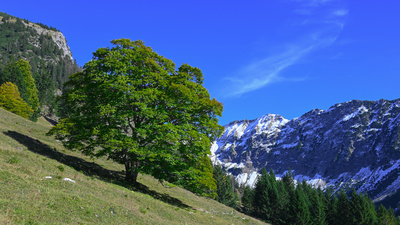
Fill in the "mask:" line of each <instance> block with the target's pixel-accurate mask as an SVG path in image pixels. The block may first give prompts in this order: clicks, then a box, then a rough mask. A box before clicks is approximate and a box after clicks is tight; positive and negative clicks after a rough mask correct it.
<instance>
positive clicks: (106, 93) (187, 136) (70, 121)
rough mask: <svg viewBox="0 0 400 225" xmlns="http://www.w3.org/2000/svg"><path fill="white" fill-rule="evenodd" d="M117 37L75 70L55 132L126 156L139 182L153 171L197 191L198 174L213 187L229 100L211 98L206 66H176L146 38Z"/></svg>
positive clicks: (99, 151)
mask: <svg viewBox="0 0 400 225" xmlns="http://www.w3.org/2000/svg"><path fill="white" fill-rule="evenodd" d="M112 44H114V47H112V48H100V49H98V50H97V51H96V52H94V53H93V59H92V60H91V61H90V62H88V63H86V64H85V66H84V70H83V71H82V72H79V73H76V74H74V75H72V76H71V77H70V80H69V81H68V82H67V83H66V87H67V88H66V90H65V92H64V93H63V95H62V97H61V101H63V102H64V104H65V106H66V107H67V108H68V114H67V117H66V118H64V119H62V120H61V121H60V123H59V124H58V125H57V126H55V127H54V128H52V129H51V130H50V132H49V134H50V135H51V134H55V135H56V137H57V138H58V139H59V140H62V141H63V143H64V144H65V146H66V147H67V148H70V149H79V150H81V151H82V152H83V153H85V154H87V155H90V156H95V157H100V156H107V157H108V158H109V159H112V160H114V161H116V162H118V163H121V164H124V165H125V171H126V180H127V181H129V182H132V183H135V182H136V178H137V175H138V173H146V174H151V175H152V176H154V177H155V178H157V179H159V180H161V181H162V180H167V181H170V182H172V183H180V184H182V183H186V184H188V185H187V187H188V188H193V189H194V191H195V192H198V188H199V186H196V185H193V182H196V181H197V182H198V181H201V182H200V183H202V182H203V181H204V182H203V184H202V185H203V187H208V188H212V186H213V185H212V182H211V181H210V179H212V177H211V173H210V172H207V171H206V169H205V168H206V167H208V168H211V164H207V163H206V162H205V161H202V160H204V159H205V157H206V156H207V154H209V149H210V144H211V141H210V140H214V139H215V138H216V137H217V136H218V135H220V133H221V132H222V127H221V126H220V125H218V119H217V116H221V113H222V104H221V103H219V102H218V101H216V100H215V99H210V95H209V93H208V91H207V90H206V89H205V88H204V87H203V85H202V84H203V75H202V73H201V71H200V70H199V69H198V68H194V67H191V66H189V65H186V64H183V65H182V66H181V67H179V68H178V70H177V71H176V70H175V64H174V63H173V62H172V61H171V60H169V59H166V58H164V57H162V56H160V55H158V54H157V53H156V52H154V51H153V50H152V49H151V48H149V47H146V46H145V45H144V43H143V42H142V41H130V40H128V39H120V40H114V41H112ZM205 177H208V178H205ZM184 186H185V185H184ZM200 186H201V185H200ZM207 191H209V190H203V192H207Z"/></svg>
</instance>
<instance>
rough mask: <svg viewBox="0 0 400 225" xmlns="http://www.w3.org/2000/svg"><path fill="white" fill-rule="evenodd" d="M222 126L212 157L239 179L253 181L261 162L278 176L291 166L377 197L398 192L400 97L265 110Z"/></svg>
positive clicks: (313, 178)
mask: <svg viewBox="0 0 400 225" xmlns="http://www.w3.org/2000/svg"><path fill="white" fill-rule="evenodd" d="M224 128H225V131H224V133H223V135H222V136H221V137H220V138H219V139H217V140H216V141H215V142H214V143H213V144H212V146H211V153H212V155H211V160H212V161H213V163H214V164H220V165H222V166H223V167H224V168H225V170H226V171H228V172H229V173H231V174H233V175H234V176H235V177H236V179H237V180H238V181H239V183H246V184H248V185H251V186H253V185H254V182H255V180H256V177H257V173H258V172H259V171H260V170H261V168H262V167H266V168H267V170H269V169H271V168H272V169H273V170H274V171H275V173H276V174H277V176H278V177H279V176H282V175H283V174H284V173H286V172H287V171H288V170H289V168H291V170H292V172H293V174H294V175H295V178H296V179H298V180H302V179H306V180H308V182H309V183H311V184H314V185H316V186H321V187H323V188H327V187H331V188H333V189H334V190H338V189H341V188H346V189H349V188H355V189H356V190H357V191H359V192H367V193H368V195H369V196H370V197H371V198H373V199H375V201H377V202H378V201H382V200H384V199H386V201H389V199H390V196H396V193H399V192H400V191H399V188H398V187H400V170H399V169H397V168H398V166H399V165H400V151H399V148H400V99H395V100H385V99H381V100H378V101H360V100H352V101H349V102H344V103H338V104H335V105H333V106H331V107H330V108H329V109H327V110H321V109H313V110H310V111H309V112H307V113H305V114H304V115H302V116H300V117H298V118H294V119H292V120H287V119H285V118H284V117H282V116H280V115H277V114H267V115H264V116H262V117H260V118H257V119H254V120H241V121H234V122H231V123H229V124H227V125H225V126H224ZM391 202H392V203H391V205H390V206H392V208H396V207H397V205H398V203H399V202H398V199H397V202H393V201H391Z"/></svg>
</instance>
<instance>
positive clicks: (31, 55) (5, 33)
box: [0, 12, 80, 115]
mask: <svg viewBox="0 0 400 225" xmlns="http://www.w3.org/2000/svg"><path fill="white" fill-rule="evenodd" d="M19 59H23V60H26V61H28V62H29V64H30V66H31V72H32V76H33V78H34V79H35V84H36V87H37V89H38V91H39V93H38V96H39V101H40V109H41V113H43V114H46V115H52V114H54V113H55V111H56V109H57V108H60V107H59V106H57V105H56V102H55V95H56V94H58V93H60V92H61V91H62V90H63V84H64V82H65V81H66V80H67V79H68V77H69V76H70V75H71V74H73V73H75V72H78V71H80V68H79V66H78V65H77V63H76V61H74V60H73V58H72V52H71V50H70V48H69V46H68V45H67V40H66V38H65V36H64V34H63V33H61V32H60V31H59V30H57V29H56V28H54V27H49V26H47V25H44V24H42V23H33V22H30V21H28V20H26V19H21V18H18V17H14V16H11V15H8V14H6V13H3V12H0V76H1V74H2V71H3V70H4V69H5V68H6V67H7V65H8V64H10V63H12V62H13V61H16V60H19Z"/></svg>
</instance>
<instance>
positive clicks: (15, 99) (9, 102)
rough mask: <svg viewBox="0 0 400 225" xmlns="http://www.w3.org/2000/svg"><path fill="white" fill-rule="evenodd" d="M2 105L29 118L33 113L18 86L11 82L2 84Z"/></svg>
mask: <svg viewBox="0 0 400 225" xmlns="http://www.w3.org/2000/svg"><path fill="white" fill-rule="evenodd" d="M0 107H2V108H4V109H6V110H8V111H10V112H12V113H15V114H17V115H19V116H22V117H24V118H27V119H28V118H29V116H30V115H31V114H32V113H33V109H32V108H31V107H29V106H28V104H27V103H26V102H25V101H24V100H23V99H22V98H21V95H20V93H19V91H18V87H17V86H16V85H15V84H13V83H11V82H6V83H4V84H2V85H1V86H0Z"/></svg>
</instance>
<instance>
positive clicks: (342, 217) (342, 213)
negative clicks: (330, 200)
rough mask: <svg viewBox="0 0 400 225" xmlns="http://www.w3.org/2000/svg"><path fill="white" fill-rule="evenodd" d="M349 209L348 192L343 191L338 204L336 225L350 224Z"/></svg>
mask: <svg viewBox="0 0 400 225" xmlns="http://www.w3.org/2000/svg"><path fill="white" fill-rule="evenodd" d="M349 209H350V208H349V200H348V198H347V195H346V192H345V191H344V190H343V189H341V190H340V192H339V195H338V201H337V204H336V215H335V220H334V221H335V224H343V225H347V224H350V215H349Z"/></svg>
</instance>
